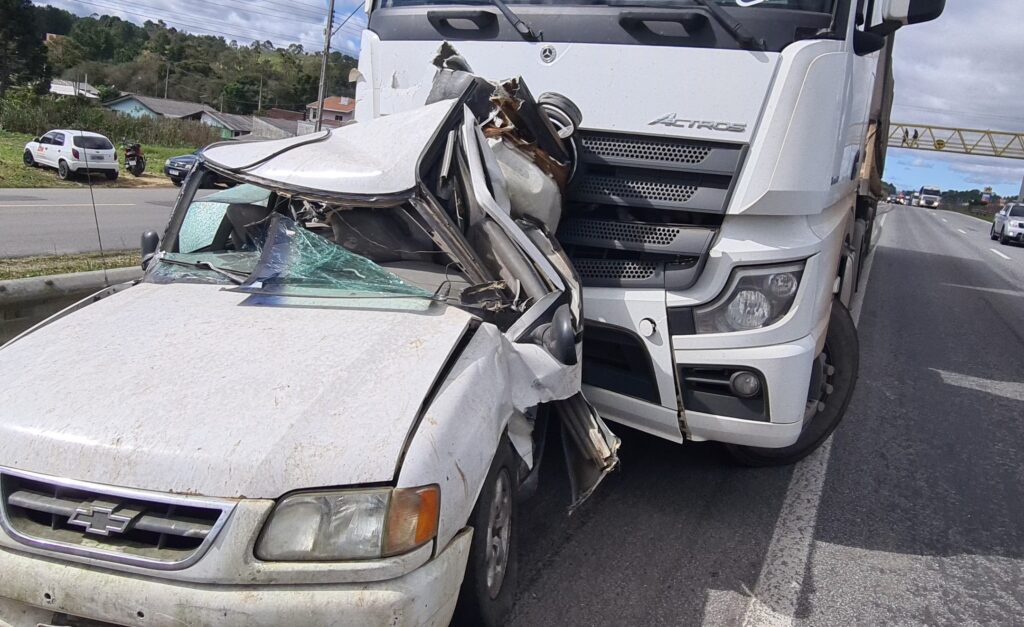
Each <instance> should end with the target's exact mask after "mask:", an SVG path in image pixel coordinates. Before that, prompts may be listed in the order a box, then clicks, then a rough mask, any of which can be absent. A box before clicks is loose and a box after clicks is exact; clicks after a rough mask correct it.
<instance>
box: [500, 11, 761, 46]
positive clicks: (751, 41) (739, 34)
mask: <svg viewBox="0 0 1024 627" xmlns="http://www.w3.org/2000/svg"><path fill="white" fill-rule="evenodd" d="M495 1H498V0H495ZM693 2H695V3H697V4H699V5H701V6H702V7H704V8H705V9H707V10H708V13H710V14H711V17H713V18H715V21H716V22H718V23H719V25H721V27H722V28H723V29H725V32H727V33H729V35H730V36H731V37H732V38H733V39H735V40H736V41H737V42H739V43H740V44H741V45H743V46H745V47H746V48H749V49H751V50H760V51H762V52H763V51H765V50H767V46H765V43H764V40H763V39H758V38H756V37H754V36H753V35H751V34H750V31H748V30H747V27H746V26H744V25H743V22H740V21H739V20H737V19H734V18H732V17H730V16H729V14H728V13H726V12H725V11H723V10H722V7H720V6H718V5H717V4H715V0H693Z"/></svg>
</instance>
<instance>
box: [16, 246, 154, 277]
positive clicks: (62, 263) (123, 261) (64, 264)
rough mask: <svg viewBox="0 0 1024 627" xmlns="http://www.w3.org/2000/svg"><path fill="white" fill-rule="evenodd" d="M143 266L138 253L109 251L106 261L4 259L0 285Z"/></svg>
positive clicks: (86, 256)
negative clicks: (46, 277) (13, 281)
mask: <svg viewBox="0 0 1024 627" xmlns="http://www.w3.org/2000/svg"><path fill="white" fill-rule="evenodd" d="M141 263H142V260H141V253H140V252H139V251H137V250H115V251H107V252H106V253H105V254H104V255H103V256H102V257H101V256H100V254H99V253H83V254H79V255H51V256H46V257H13V258H6V259H0V281H6V280H9V279H26V278H29V277H34V276H49V275H51V274H67V273H70V272H88V271H90V270H102V269H103V268H104V267H106V268H107V269H108V270H110V269H113V268H127V267H130V266H137V265H139V264H141Z"/></svg>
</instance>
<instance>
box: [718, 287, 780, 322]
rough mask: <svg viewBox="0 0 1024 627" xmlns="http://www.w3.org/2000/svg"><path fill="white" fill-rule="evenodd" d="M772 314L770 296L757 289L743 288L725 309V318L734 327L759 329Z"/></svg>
mask: <svg viewBox="0 0 1024 627" xmlns="http://www.w3.org/2000/svg"><path fill="white" fill-rule="evenodd" d="M771 315H772V305H771V303H770V302H768V297H767V296H765V295H764V294H763V293H762V292H759V291H756V290H741V291H739V292H737V293H736V296H735V297H733V299H732V302H730V303H729V306H728V307H727V308H726V310H725V319H726V320H727V321H728V322H729V326H731V327H732V328H734V329H740V330H744V331H745V330H750V329H759V328H761V327H762V326H764V323H765V322H766V321H767V320H768V318H770V317H771Z"/></svg>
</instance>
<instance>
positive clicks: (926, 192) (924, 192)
mask: <svg viewBox="0 0 1024 627" xmlns="http://www.w3.org/2000/svg"><path fill="white" fill-rule="evenodd" d="M921 195H922V196H941V195H942V192H940V191H939V190H937V189H932V188H929V187H926V188H924V189H922V190H921Z"/></svg>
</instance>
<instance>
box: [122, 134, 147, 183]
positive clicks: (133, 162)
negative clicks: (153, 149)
mask: <svg viewBox="0 0 1024 627" xmlns="http://www.w3.org/2000/svg"><path fill="white" fill-rule="evenodd" d="M121 147H122V148H123V149H124V168H125V169H126V170H128V171H129V172H131V174H132V176H142V173H143V172H145V171H146V155H144V154H142V144H139V143H138V142H132V141H128V140H124V141H122V143H121Z"/></svg>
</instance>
